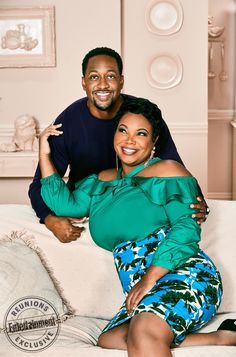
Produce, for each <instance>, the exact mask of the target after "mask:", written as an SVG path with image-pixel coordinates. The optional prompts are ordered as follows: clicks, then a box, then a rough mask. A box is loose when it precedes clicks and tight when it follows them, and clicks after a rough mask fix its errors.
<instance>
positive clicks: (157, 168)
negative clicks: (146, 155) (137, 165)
mask: <svg viewBox="0 0 236 357" xmlns="http://www.w3.org/2000/svg"><path fill="white" fill-rule="evenodd" d="M148 169H149V170H148V171H147V174H148V176H158V177H171V176H192V175H191V173H190V172H189V171H188V170H187V169H186V168H185V167H184V166H183V165H181V164H180V163H179V162H177V161H174V160H161V161H158V162H156V163H155V164H153V165H151V166H149V167H148Z"/></svg>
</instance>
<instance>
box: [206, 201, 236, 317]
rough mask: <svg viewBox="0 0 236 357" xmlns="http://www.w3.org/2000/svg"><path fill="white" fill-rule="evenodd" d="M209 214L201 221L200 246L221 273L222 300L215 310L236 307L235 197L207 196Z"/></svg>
mask: <svg viewBox="0 0 236 357" xmlns="http://www.w3.org/2000/svg"><path fill="white" fill-rule="evenodd" d="M207 202H208V205H209V208H210V214H209V216H208V219H207V221H206V223H204V224H203V225H202V241H201V248H202V249H203V250H204V251H205V252H206V253H207V254H208V255H209V256H210V257H211V258H212V260H213V261H214V263H215V264H216V266H217V268H218V270H219V271H220V273H221V276H222V281H223V300H222V303H221V305H220V308H219V310H218V312H235V311H236V275H235V268H236V201H224V200H207Z"/></svg>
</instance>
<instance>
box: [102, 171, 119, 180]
mask: <svg viewBox="0 0 236 357" xmlns="http://www.w3.org/2000/svg"><path fill="white" fill-rule="evenodd" d="M98 179H99V180H100V181H113V180H116V179H117V170H116V169H115V168H114V169H107V170H103V171H101V172H100V173H99V174H98Z"/></svg>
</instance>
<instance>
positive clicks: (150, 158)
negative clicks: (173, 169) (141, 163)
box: [149, 146, 156, 160]
mask: <svg viewBox="0 0 236 357" xmlns="http://www.w3.org/2000/svg"><path fill="white" fill-rule="evenodd" d="M155 151H156V147H155V146H153V148H152V152H151V155H150V157H149V160H152V158H153V156H154V154H155Z"/></svg>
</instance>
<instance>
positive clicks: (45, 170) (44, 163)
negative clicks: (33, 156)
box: [39, 124, 63, 178]
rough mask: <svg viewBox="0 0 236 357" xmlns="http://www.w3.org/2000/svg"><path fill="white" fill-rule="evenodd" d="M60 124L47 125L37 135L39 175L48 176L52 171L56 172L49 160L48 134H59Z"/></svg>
mask: <svg viewBox="0 0 236 357" xmlns="http://www.w3.org/2000/svg"><path fill="white" fill-rule="evenodd" d="M61 126H62V124H57V125H53V124H52V125H49V126H48V127H47V128H46V129H45V130H44V131H43V132H42V133H41V134H40V137H39V167H40V170H41V176H42V178H43V177H48V176H51V175H52V174H54V173H57V170H56V169H55V166H54V165H53V162H52V161H51V148H50V145H49V143H48V138H49V137H50V136H59V135H62V134H63V131H62V130H58V129H59V128H61Z"/></svg>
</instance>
